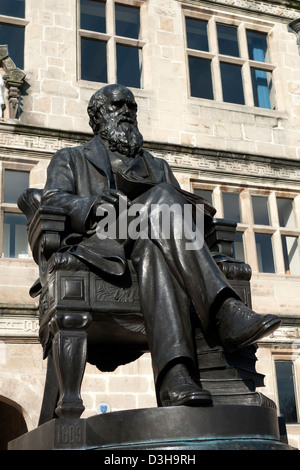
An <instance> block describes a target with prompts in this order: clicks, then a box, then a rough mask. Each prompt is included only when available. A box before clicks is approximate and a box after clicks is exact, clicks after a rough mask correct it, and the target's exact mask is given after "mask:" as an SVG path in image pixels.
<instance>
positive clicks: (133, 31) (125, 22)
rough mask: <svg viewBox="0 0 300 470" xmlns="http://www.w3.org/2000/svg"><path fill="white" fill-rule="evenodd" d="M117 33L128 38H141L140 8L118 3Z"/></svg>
mask: <svg viewBox="0 0 300 470" xmlns="http://www.w3.org/2000/svg"><path fill="white" fill-rule="evenodd" d="M116 34H117V36H125V37H128V38H135V39H138V38H139V34H140V9H139V8H136V7H128V6H125V5H118V4H116Z"/></svg>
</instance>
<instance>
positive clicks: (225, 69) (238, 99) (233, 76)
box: [220, 62, 245, 104]
mask: <svg viewBox="0 0 300 470" xmlns="http://www.w3.org/2000/svg"><path fill="white" fill-rule="evenodd" d="M220 66H221V78H222V89H223V100H224V101H225V102H227V103H237V104H245V100H244V90H243V82H242V68H241V67H240V66H239V65H233V64H227V63H224V62H221V64H220Z"/></svg>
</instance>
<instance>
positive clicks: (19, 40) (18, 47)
mask: <svg viewBox="0 0 300 470" xmlns="http://www.w3.org/2000/svg"><path fill="white" fill-rule="evenodd" d="M24 32H25V28H24V27H23V26H15V25H11V24H4V23H0V44H7V45H8V52H9V56H10V58H11V59H12V60H13V61H14V63H15V64H16V66H17V67H18V68H19V69H23V68H24Z"/></svg>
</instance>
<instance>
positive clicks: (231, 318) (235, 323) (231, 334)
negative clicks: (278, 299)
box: [216, 298, 281, 352]
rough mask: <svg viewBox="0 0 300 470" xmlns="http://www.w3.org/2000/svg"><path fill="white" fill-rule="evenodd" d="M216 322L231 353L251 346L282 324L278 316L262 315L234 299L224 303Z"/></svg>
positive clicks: (221, 336)
mask: <svg viewBox="0 0 300 470" xmlns="http://www.w3.org/2000/svg"><path fill="white" fill-rule="evenodd" d="M216 322H217V328H218V332H219V336H220V340H221V343H222V346H223V347H224V349H226V350H227V351H229V352H234V351H235V350H237V349H242V348H246V347H247V346H250V345H251V344H253V343H255V342H256V341H258V340H259V339H261V338H263V337H265V336H268V335H270V334H271V333H273V332H274V331H275V330H276V329H277V328H278V327H279V326H280V324H281V320H280V318H279V317H278V316H277V315H272V314H267V315H260V314H258V313H255V312H253V310H251V309H250V308H248V307H246V306H245V305H244V304H243V303H242V302H241V301H239V300H236V299H232V298H231V299H227V300H226V301H225V302H224V303H223V305H222V306H221V308H220V310H219V311H218V313H217V315H216Z"/></svg>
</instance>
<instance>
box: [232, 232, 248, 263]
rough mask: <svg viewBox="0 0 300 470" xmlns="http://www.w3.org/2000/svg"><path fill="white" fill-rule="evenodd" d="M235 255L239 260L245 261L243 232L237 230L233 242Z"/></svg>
mask: <svg viewBox="0 0 300 470" xmlns="http://www.w3.org/2000/svg"><path fill="white" fill-rule="evenodd" d="M233 257H234V258H235V259H237V260H239V261H245V252H244V243H243V234H242V232H236V233H235V237H234V243H233Z"/></svg>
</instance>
